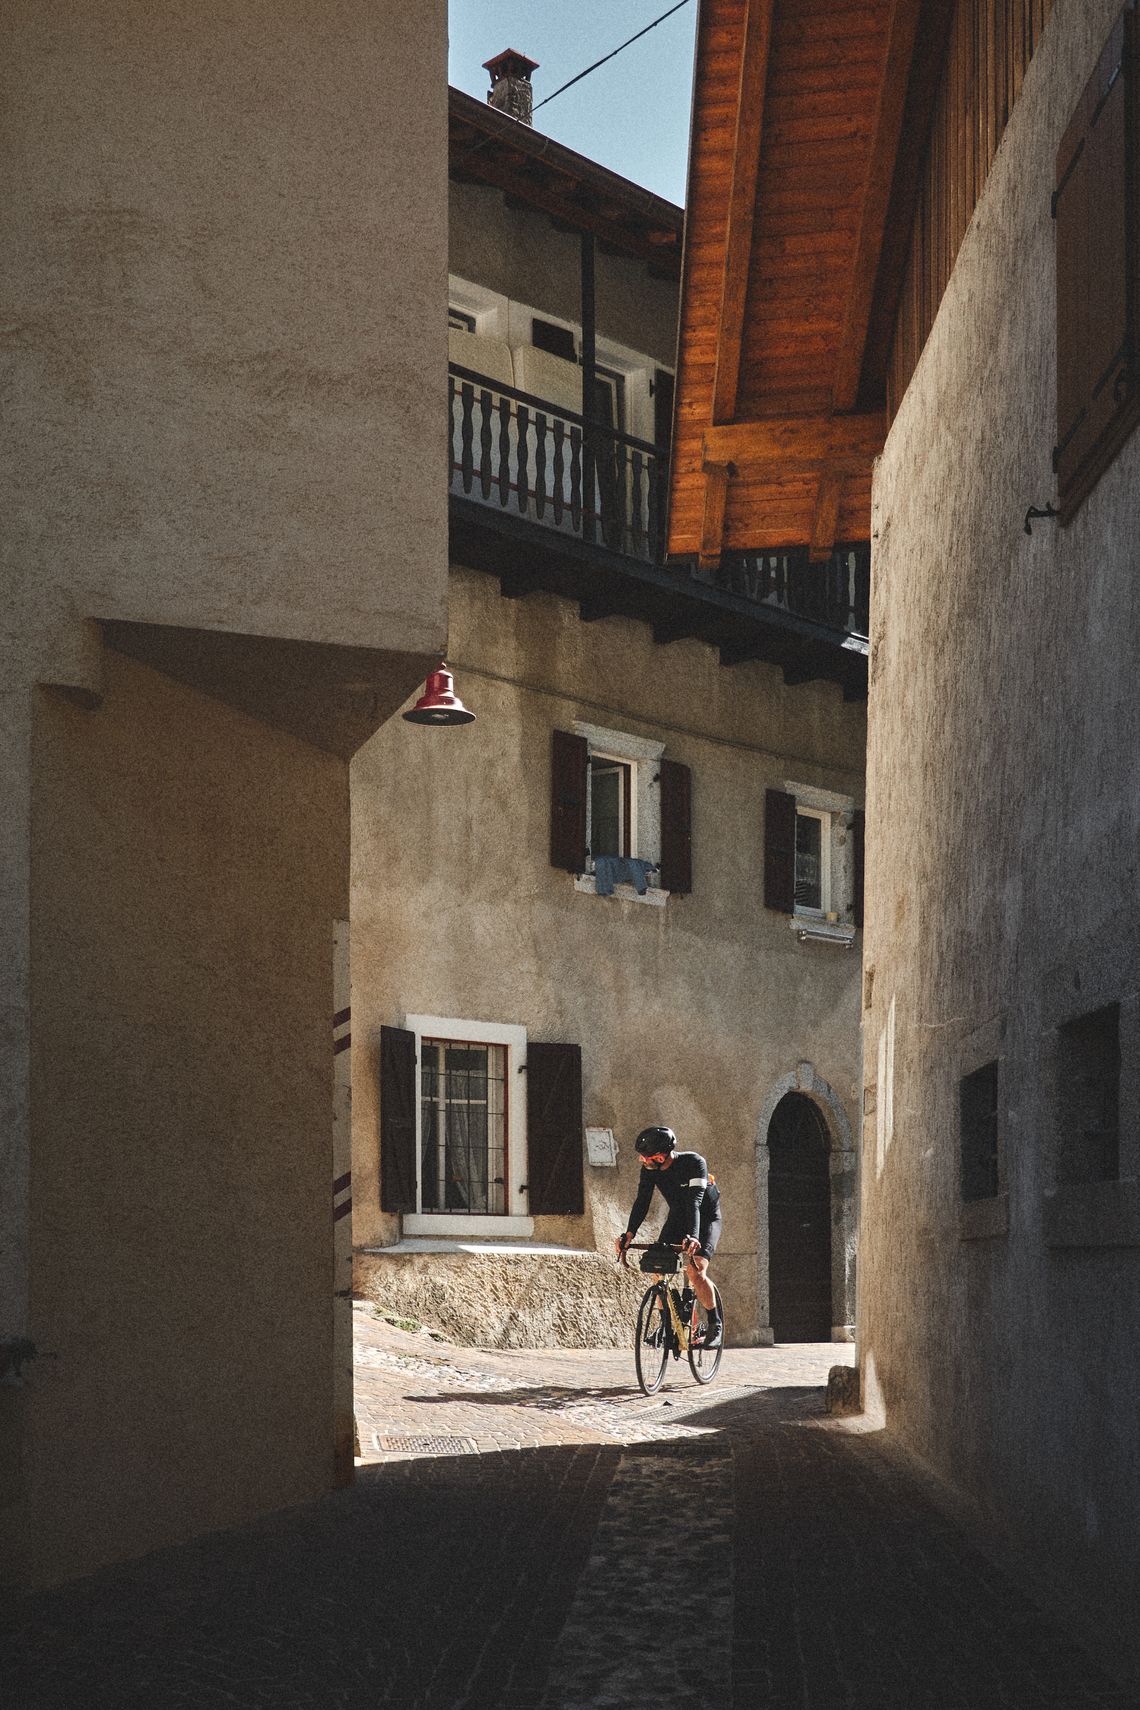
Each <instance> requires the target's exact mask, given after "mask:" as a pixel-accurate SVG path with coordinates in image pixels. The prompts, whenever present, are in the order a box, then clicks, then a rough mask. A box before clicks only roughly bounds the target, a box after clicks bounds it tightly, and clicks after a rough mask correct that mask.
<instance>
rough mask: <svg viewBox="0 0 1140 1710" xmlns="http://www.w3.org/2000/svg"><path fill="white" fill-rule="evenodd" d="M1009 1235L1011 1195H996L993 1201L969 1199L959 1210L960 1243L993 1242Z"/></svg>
mask: <svg viewBox="0 0 1140 1710" xmlns="http://www.w3.org/2000/svg"><path fill="white" fill-rule="evenodd" d="M1008 1234H1009V1195H1008V1194H1007V1193H996V1194H995V1195H994V1196H993V1198H992V1199H968V1200H966V1201H964V1203H963V1204H962V1205H961V1206H959V1208H958V1239H959V1240H960V1241H992V1240H995V1239H996V1238H997V1237H999V1236H1002V1235H1008Z"/></svg>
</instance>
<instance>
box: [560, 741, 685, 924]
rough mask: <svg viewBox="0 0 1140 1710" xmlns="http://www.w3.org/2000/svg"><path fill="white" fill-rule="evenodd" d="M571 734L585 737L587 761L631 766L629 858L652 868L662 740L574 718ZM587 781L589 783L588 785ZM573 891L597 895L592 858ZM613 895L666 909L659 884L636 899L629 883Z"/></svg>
mask: <svg viewBox="0 0 1140 1710" xmlns="http://www.w3.org/2000/svg"><path fill="white" fill-rule="evenodd" d="M574 730H575V733H576V734H577V735H578V736H584V737H585V738H586V747H587V750H588V759H590V760H593V759H598V760H618V761H620V762H621V764H622V765H623V766H629V767H631V768H632V776H631V778H630V790H629V795H630V828H629V849H630V856H631V859H634V860H639V861H650V862H652V863H654V864H655V865H656V863H658V862H659V861H660V860H661V764H660V762H661V756H662V755H663V754H664V752H665V744H664V743H663V742H653V741H651V740H650V739H649V738H648V737H645V736H632V735H630V733H629V732H628V731H624V730H606V729H604V728H603V727H602V726H601V725H597V724H586V723H585V722H584V721H583V720H581V719H575V720H574ZM588 783H589V779H587V784H588ZM592 795H593V791H592V790H591V789H590V788H587V790H586V847H587V849H589V848H590V847H591V842H590V832H591V830H592V821H593V803H592V799H591V798H592ZM574 889H575V890H576V891H581V892H582V893H583V894H584V895H587V896H595V895H596V894H597V887H596V884H595V882H594V858H593V856H592V855H591V856H590V858H589V862H588V865H587V869H586V871H585V872H584V873H582V874H579V875H578V876H577V877H576V878H575V880H574ZM614 895H615V896H617V897H621V898H623V899H624V900H625V901H636V902H640V903H648V904H649V905H650V906H651V907H657V908H662V907H664V904H665V901H666V898H667V897H668V895H669V893H668V891H663V890H662V889H661V888H660V886H659V885H654V884H653V883H652V881H650V883H649V885H648V888H647V890H646V892H645V895H644V896H640V895H639V894H638V892H637V891H636V890H635V889H634V887H633V886H632V885H615V887H614Z"/></svg>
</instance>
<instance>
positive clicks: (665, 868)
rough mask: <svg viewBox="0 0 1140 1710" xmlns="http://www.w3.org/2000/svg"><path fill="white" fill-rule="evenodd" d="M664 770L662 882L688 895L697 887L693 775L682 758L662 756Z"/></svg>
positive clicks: (662, 792)
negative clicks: (694, 862) (668, 758)
mask: <svg viewBox="0 0 1140 1710" xmlns="http://www.w3.org/2000/svg"><path fill="white" fill-rule="evenodd" d="M660 773H661V873H660V885H661V889H662V890H663V891H671V892H672V893H673V894H674V896H687V895H688V894H689V892H690V891H691V890H692V888H693V832H692V819H693V775H692V773H691V772H690V770H689V768H688V767H687V766H682V765H681V762H680V761H679V760H662V762H661V765H660Z"/></svg>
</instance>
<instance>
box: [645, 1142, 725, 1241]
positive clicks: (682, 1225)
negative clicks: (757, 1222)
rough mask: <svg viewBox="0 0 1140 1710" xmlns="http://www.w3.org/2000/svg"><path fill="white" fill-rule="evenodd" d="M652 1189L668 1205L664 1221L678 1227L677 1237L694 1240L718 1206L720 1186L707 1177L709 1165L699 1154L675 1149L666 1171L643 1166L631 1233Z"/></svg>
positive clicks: (646, 1206) (648, 1199)
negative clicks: (666, 1217)
mask: <svg viewBox="0 0 1140 1710" xmlns="http://www.w3.org/2000/svg"><path fill="white" fill-rule="evenodd" d="M654 1188H656V1189H657V1191H658V1193H659V1194H660V1195H661V1197H662V1199H663V1200H664V1201H665V1204H666V1205H667V1206H668V1207H669V1216H668V1219H667V1221H668V1222H669V1223H671V1224H672V1225H673V1227H674V1229H676V1230H679V1235H678V1239H679V1240H680V1239H683V1238H684V1237H685V1236H686V1235H691V1236H692V1237H693V1238H694V1240H696V1239H697V1238H698V1237H699V1236H700V1232H701V1223H702V1220H703V1221H705V1222H711V1220H712V1219H713V1217H715V1216H716V1213H717V1210H718V1208H719V1206H720V1189H719V1188H718V1187H717V1185H716V1182H715V1181H713V1180H712V1179H711V1178H710V1176H709V1168H708V1165H707V1164H706V1163H705V1161H704V1159H703V1158H702V1157H701V1155H700V1153H699V1152H674V1154H673V1162H672V1164H671V1165H670V1166H669V1168H668V1169H667V1170H647V1169H646V1168H645V1167H644V1165H643V1166H642V1170H641V1178H640V1180H639V1181H638V1184H637V1198H636V1199H635V1200H634V1202H633V1210H632V1211H631V1212H630V1214H629V1225H628V1232H629V1234H630V1235H636V1234H637V1231H638V1230H639V1229H640V1228H641V1225H642V1223H643V1221H644V1219H645V1216H646V1213H647V1212H648V1210H649V1204H650V1201H651V1200H652V1198H653V1190H654ZM702 1214H703V1216H702Z"/></svg>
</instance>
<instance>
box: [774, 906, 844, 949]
mask: <svg viewBox="0 0 1140 1710" xmlns="http://www.w3.org/2000/svg"><path fill="white" fill-rule="evenodd" d="M788 924H789V926H790V927H791V930H792V931H793V932H794V933H795V935H796V937H797V938H798V939H799V941H800V943H801V944H806V943H816V944H840V945H842V946H843V948H844V949H845V950H850V948H851V946H852V945H853V944H854V942H855V928H854V927H853V926H847V925H844V924H843V923H842V922H841V921H837V920H836V921H832V920H824V919H823V918H822V916H820V915H815V914H794V915H793V916H792V918H791V920H790V921H789V923H788Z"/></svg>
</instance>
